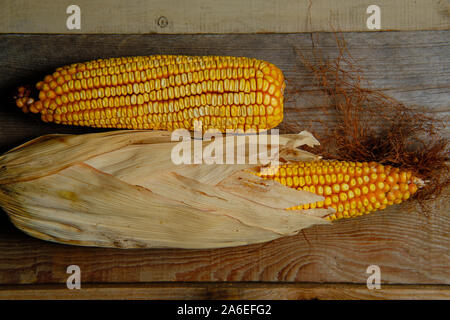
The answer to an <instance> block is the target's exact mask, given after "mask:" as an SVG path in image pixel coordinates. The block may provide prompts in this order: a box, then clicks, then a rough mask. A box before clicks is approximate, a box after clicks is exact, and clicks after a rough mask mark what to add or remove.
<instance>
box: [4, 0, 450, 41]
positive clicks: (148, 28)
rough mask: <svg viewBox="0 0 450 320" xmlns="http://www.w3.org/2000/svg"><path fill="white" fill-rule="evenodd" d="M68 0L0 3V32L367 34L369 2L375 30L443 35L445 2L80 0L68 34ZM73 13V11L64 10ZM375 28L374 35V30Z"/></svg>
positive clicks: (448, 23)
mask: <svg viewBox="0 0 450 320" xmlns="http://www.w3.org/2000/svg"><path fill="white" fill-rule="evenodd" d="M71 4H73V3H72V2H67V1H52V0H41V1H32V0H18V1H7V2H5V3H4V4H2V10H1V11H0V32H2V33H67V34H74V33H83V34H86V33H102V34H105V33H120V34H136V33H138V34H149V33H163V34H187V33H190V34H194V33H220V34H223V33H296V32H329V31H334V30H336V29H337V30H341V31H370V30H369V29H368V27H367V20H368V18H369V17H370V16H371V15H372V14H373V12H372V11H369V12H370V13H367V10H368V8H369V6H370V5H377V6H378V7H379V10H380V29H379V30H446V29H449V28H450V19H449V17H450V2H449V1H447V0H421V1H410V0H396V1H392V0H378V1H376V2H367V1H364V0H340V1H333V0H277V1H266V0H246V1H241V0H227V1H223V0H189V1H184V0H164V1H161V0H150V1H143V0H128V1H125V2H124V1H120V0H102V1H89V0H78V1H76V3H75V4H76V5H78V7H79V8H80V13H81V14H80V29H74V30H69V29H68V28H67V26H66V20H67V19H68V17H69V16H70V15H71V14H67V13H66V10H67V8H68V7H69V5H71ZM69 12H73V11H69ZM375 31H377V30H375Z"/></svg>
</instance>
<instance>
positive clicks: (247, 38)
mask: <svg viewBox="0 0 450 320" xmlns="http://www.w3.org/2000/svg"><path fill="white" fill-rule="evenodd" d="M344 36H345V38H346V39H347V41H348V43H349V48H350V50H351V52H352V54H353V56H354V57H355V58H356V59H357V60H358V61H360V64H361V66H362V67H363V68H364V69H365V71H366V78H368V79H369V80H370V81H371V82H372V86H373V87H377V88H384V89H386V91H387V93H388V94H390V95H392V96H394V97H397V98H399V99H400V100H402V101H403V102H405V103H411V104H416V105H421V106H423V108H424V110H426V111H429V112H432V113H435V114H436V115H437V116H439V117H442V118H445V117H448V115H449V111H450V106H449V102H448V97H449V92H450V85H449V83H450V81H449V80H450V75H449V73H448V70H450V54H449V53H450V50H449V49H450V42H449V41H448V40H449V37H450V31H435V32H401V33H397V32H391V33H370V34H369V33H347V34H345V35H344ZM0 40H1V41H0V67H1V70H2V72H1V74H0V96H1V97H3V101H4V104H3V106H2V108H1V111H0V151H6V150H7V149H9V148H12V147H15V146H17V145H18V144H19V143H22V142H25V141H26V140H29V139H31V138H35V137H37V136H39V135H42V134H46V133H68V132H71V133H80V132H89V131H90V132H92V131H98V130H94V129H86V128H75V127H65V126H58V125H54V124H45V123H42V122H41V121H40V120H39V119H37V118H35V117H33V116H32V115H24V114H22V113H21V112H19V110H17V108H16V107H15V106H14V105H13V103H11V102H8V101H9V100H8V97H9V95H10V93H11V92H12V91H13V89H14V88H15V87H16V86H17V85H19V84H25V83H35V82H36V81H38V80H40V79H41V78H42V77H43V76H44V75H45V74H47V73H49V72H51V71H52V70H53V69H54V68H55V67H58V66H60V65H64V64H68V63H72V62H76V61H80V60H88V59H94V58H98V57H112V56H122V55H147V54H157V53H173V54H181V53H183V54H192V55H201V54H217V55H237V56H240V55H242V56H250V57H256V58H260V59H265V60H268V61H270V62H273V63H275V64H276V65H277V66H278V67H280V68H281V69H282V70H283V72H284V73H285V76H286V78H287V79H288V92H289V91H292V90H293V89H298V88H300V89H301V91H300V93H299V94H295V95H292V94H289V93H288V96H287V102H286V105H285V108H286V110H285V120H284V121H285V123H284V124H283V125H282V126H281V129H282V131H283V130H284V129H285V125H286V124H290V125H297V126H298V127H299V128H304V127H305V126H306V125H307V124H309V123H310V122H311V121H312V120H314V119H316V118H317V106H318V105H320V103H321V102H323V97H322V96H321V95H320V94H319V93H318V92H316V91H315V90H314V89H313V87H312V86H311V80H312V78H311V75H309V74H308V73H307V72H306V70H305V68H304V67H303V66H302V64H301V63H300V61H299V60H298V59H297V58H296V55H295V48H299V49H300V50H302V51H304V52H309V51H310V49H311V41H310V35H307V34H286V35H278V34H271V35H222V36H219V35H184V36H182V35H129V36H119V35H92V36H87V35H82V36H81V35H80V36H76V35H55V36H51V35H2V36H0ZM319 41H320V43H321V44H322V47H323V51H324V53H325V54H330V55H333V54H335V52H336V51H335V49H336V48H335V42H334V36H333V35H332V34H320V35H319ZM230 44H231V45H230ZM298 111H300V112H298ZM299 115H300V116H299ZM371 125H377V126H381V125H382V123H381V122H379V121H377V119H373V123H372V124H371ZM284 131H285V130H284ZM447 134H448V132H447ZM449 209H450V207H449V202H448V198H443V199H442V200H441V202H439V203H437V204H436V207H435V208H432V210H431V212H429V213H428V215H424V214H423V213H420V212H419V210H418V209H417V208H414V207H413V208H411V210H408V209H407V207H405V206H394V207H393V208H391V209H388V210H386V211H384V212H380V213H377V214H373V215H369V216H365V217H361V218H358V219H353V220H348V221H339V222H337V223H335V224H334V225H333V226H321V227H314V228H310V229H307V230H305V232H304V234H300V235H298V236H293V237H287V238H283V239H279V240H275V241H272V242H269V243H266V244H260V245H252V246H245V247H238V248H234V249H217V250H129V251H127V250H115V249H97V248H82V247H71V246H64V245H58V244H53V243H49V242H44V241H39V240H36V239H33V238H31V237H28V236H26V235H25V234H22V233H21V232H20V231H18V230H16V229H15V228H14V227H13V226H12V225H11V223H10V222H9V221H8V219H7V218H6V215H5V214H2V215H0V284H33V283H40V284H51V283H65V281H66V279H67V277H68V275H67V274H66V268H67V266H69V265H71V264H77V265H79V266H80V267H81V270H82V282H83V283H85V284H87V283H95V282H106V283H111V282H114V283H120V282H150V281H208V282H209V281H213V282H215V281H269V282H276V281H282V282H294V281H295V282H296V281H302V282H340V283H343V282H348V283H365V282H366V279H367V276H368V275H367V274H366V269H367V267H368V266H369V265H372V264H376V265H379V266H380V268H381V272H382V275H381V279H382V284H395V283H410V284H450V270H449V268H448V266H449V265H450V248H449V243H450V241H449V240H450V210H449Z"/></svg>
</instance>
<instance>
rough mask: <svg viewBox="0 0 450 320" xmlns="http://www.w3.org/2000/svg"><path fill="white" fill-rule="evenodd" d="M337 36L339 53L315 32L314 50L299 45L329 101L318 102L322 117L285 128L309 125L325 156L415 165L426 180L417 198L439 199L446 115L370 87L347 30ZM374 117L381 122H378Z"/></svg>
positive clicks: (444, 178) (444, 177) (444, 174)
mask: <svg viewBox="0 0 450 320" xmlns="http://www.w3.org/2000/svg"><path fill="white" fill-rule="evenodd" d="M335 38H336V49H337V56H336V57H334V58H328V57H324V55H323V52H322V50H321V48H320V41H319V40H318V39H317V38H316V37H314V36H313V37H312V54H311V55H305V54H304V53H303V51H301V50H300V49H296V52H297V55H298V57H299V60H300V62H301V64H302V66H303V67H305V68H306V69H307V70H309V71H310V72H311V74H312V75H313V78H314V79H315V82H314V83H313V84H312V88H313V89H317V90H318V91H319V92H322V93H323V94H324V96H325V97H327V103H326V105H324V106H318V109H319V110H320V112H321V113H322V116H323V117H322V119H323V120H317V119H315V120H314V121H309V122H304V121H303V122H302V121H299V122H297V123H295V122H288V123H286V124H285V125H282V129H283V131H287V132H292V131H294V132H295V130H298V128H297V125H299V126H301V127H304V128H307V129H308V130H310V131H311V132H312V133H313V134H314V135H315V136H316V137H318V139H319V140H320V141H321V145H320V146H319V147H316V148H314V152H315V153H318V154H320V155H322V156H324V158H328V159H338V160H344V161H357V162H377V163H379V164H382V165H387V166H392V167H396V168H401V169H402V170H405V171H410V172H412V173H413V175H414V176H417V177H419V178H421V179H422V180H423V181H425V182H426V183H425V184H424V185H423V187H422V188H420V190H419V192H417V193H415V195H414V198H416V199H418V200H419V201H420V203H421V204H425V202H424V201H423V200H433V199H435V198H436V196H439V195H440V194H441V193H442V191H443V190H444V189H446V188H447V187H448V186H449V181H450V179H449V173H450V171H449V166H448V159H449V152H448V141H447V139H445V137H443V136H442V135H443V132H445V130H446V128H445V125H446V119H444V120H440V119H436V118H434V117H433V116H432V115H430V114H427V113H426V112H423V111H420V110H418V108H415V107H411V106H406V105H405V104H403V103H402V102H400V101H397V100H396V99H394V98H392V97H389V96H388V95H386V94H384V93H383V92H382V91H381V90H376V89H371V88H370V84H369V83H368V82H367V81H365V80H364V77H363V72H362V70H361V69H360V68H359V67H358V62H357V61H355V59H354V58H353V57H352V56H351V54H350V52H349V50H348V48H347V44H346V42H345V40H344V38H343V36H342V35H341V34H339V33H336V34H335ZM287 91H288V94H291V95H294V94H301V90H299V89H298V88H290V87H288V89H287ZM296 110H297V109H295V110H294V111H293V112H294V115H295V111H296ZM298 110H299V109H298ZM297 118H298V119H301V118H302V115H301V114H298V115H297ZM373 119H379V120H380V123H382V125H380V126H377V127H374V126H373ZM319 127H320V130H317V128H319ZM310 150H312V149H310Z"/></svg>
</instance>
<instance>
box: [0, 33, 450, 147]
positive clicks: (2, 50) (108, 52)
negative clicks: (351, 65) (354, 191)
mask: <svg viewBox="0 0 450 320" xmlns="http://www.w3.org/2000/svg"><path fill="white" fill-rule="evenodd" d="M344 36H345V38H346V39H347V41H348V45H349V48H350V50H351V52H352V54H353V56H354V58H355V59H356V60H358V61H359V62H360V65H361V67H363V69H365V71H366V78H367V80H368V81H370V82H372V87H375V88H380V89H385V90H386V93H388V94H390V95H392V96H393V97H395V98H398V99H400V100H401V101H403V102H405V103H408V104H413V105H418V106H423V108H425V110H426V111H429V112H432V113H435V114H436V115H437V116H439V117H442V118H445V117H446V116H448V114H449V113H448V112H449V111H450V106H449V103H448V94H449V93H450V88H449V83H450V75H449V73H448V72H447V70H449V68H450V54H449V53H450V41H449V38H450V32H449V31H434V32H402V33H397V32H387V33H386V32H381V33H346V34H344ZM0 40H1V41H0V67H1V70H2V73H1V74H0V95H1V96H2V97H5V99H4V100H3V103H4V104H5V105H4V106H3V107H2V108H1V109H0V118H1V119H2V120H1V126H0V133H1V134H0V151H6V150H7V149H9V148H12V147H15V146H16V145H17V144H19V143H21V142H24V141H26V140H28V139H32V138H34V137H37V136H39V135H42V134H46V133H55V132H61V133H69V132H73V133H80V132H90V131H93V130H90V129H83V128H70V127H65V126H58V125H54V124H47V123H43V122H41V121H40V119H39V118H38V117H35V116H34V117H33V116H32V115H23V114H22V113H21V112H20V111H19V110H18V109H17V108H16V107H14V106H13V103H12V101H11V100H10V99H8V98H9V97H11V96H12V94H13V92H14V90H15V88H17V87H18V86H19V85H24V84H34V83H36V82H37V81H39V80H41V79H42V78H43V77H44V76H45V75H46V74H48V73H51V72H52V71H53V70H54V69H55V68H56V67H58V66H61V65H65V64H70V63H73V62H79V61H83V60H90V59H96V58H99V57H117V56H127V55H149V54H190V55H234V56H248V57H255V58H259V59H264V60H267V61H270V62H272V63H274V64H275V65H277V66H278V67H280V68H281V70H282V71H283V72H284V74H285V76H286V79H287V95H286V103H285V117H284V121H283V123H282V124H281V126H280V129H281V132H286V128H287V127H290V128H292V127H293V126H294V127H296V128H298V130H302V129H304V128H305V127H308V126H309V125H310V122H311V121H312V120H316V119H317V118H318V117H319V116H320V115H319V114H318V113H317V106H318V105H321V104H322V105H323V103H324V100H323V96H322V95H320V94H319V93H318V92H317V91H316V90H315V89H314V87H312V86H311V81H312V76H311V75H310V74H309V72H307V70H305V67H304V66H303V65H302V63H301V62H300V61H299V59H298V57H297V56H296V52H295V49H299V50H301V51H302V52H304V53H308V52H310V51H311V39H310V35H307V34H290V35H279V34H270V35H184V36H183V35H128V36H118V35H90V36H87V35H83V36H82V35H2V36H0ZM319 41H320V43H321V45H322V48H323V52H324V54H325V55H331V56H333V55H334V54H335V53H336V47H335V39H334V35H333V34H320V36H319ZM230 43H231V44H233V45H231V46H230ZM299 89H300V94H292V92H293V91H295V90H299ZM299 111H301V112H299ZM370 125H373V126H380V125H383V123H382V122H380V120H379V119H373V122H372V123H371V124H370ZM316 129H318V130H320V128H317V127H316Z"/></svg>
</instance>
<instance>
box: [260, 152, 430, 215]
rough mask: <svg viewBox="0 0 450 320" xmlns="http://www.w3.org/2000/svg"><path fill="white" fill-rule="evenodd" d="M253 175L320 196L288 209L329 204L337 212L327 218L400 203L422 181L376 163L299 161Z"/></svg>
mask: <svg viewBox="0 0 450 320" xmlns="http://www.w3.org/2000/svg"><path fill="white" fill-rule="evenodd" d="M256 174H257V175H258V176H260V177H262V178H264V179H270V180H276V181H278V182H280V183H281V184H283V185H285V186H288V187H291V188H295V189H297V190H304V191H308V192H312V193H315V194H317V195H320V196H323V197H324V198H325V200H324V201H319V202H316V203H310V204H304V205H300V206H296V207H292V208H289V210H302V209H303V210H305V209H314V208H329V207H331V208H333V209H335V211H336V213H334V214H331V215H330V216H329V217H328V219H329V220H336V219H340V218H350V217H355V216H359V215H363V214H366V213H370V212H373V211H376V210H381V209H384V208H386V206H388V205H392V204H399V203H401V202H402V201H404V200H407V199H408V198H409V197H411V196H412V195H413V194H414V193H416V192H417V189H418V187H419V186H420V185H421V183H422V182H421V180H420V179H418V178H416V177H414V176H413V175H412V173H411V172H410V171H404V170H400V169H398V168H393V167H391V166H383V165H381V164H378V163H375V162H351V161H334V160H333V161H308V162H303V161H301V162H294V163H290V164H285V165H282V166H280V167H276V168H274V169H272V170H271V169H269V170H268V171H260V172H257V173H256Z"/></svg>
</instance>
